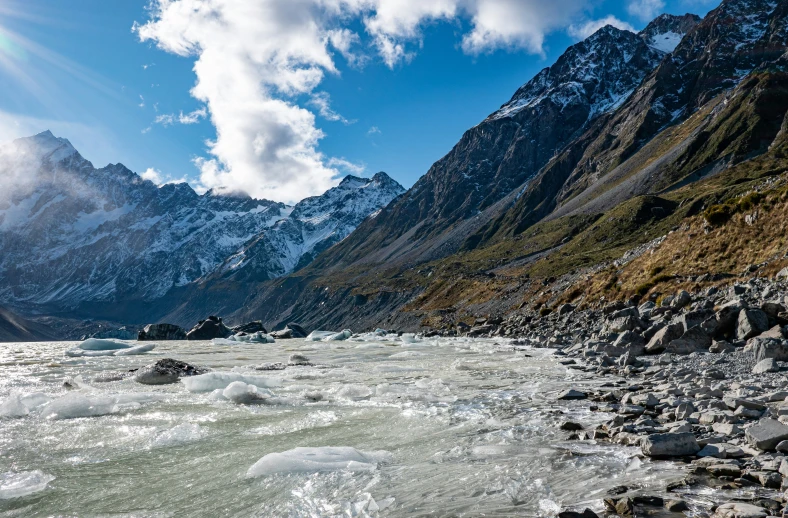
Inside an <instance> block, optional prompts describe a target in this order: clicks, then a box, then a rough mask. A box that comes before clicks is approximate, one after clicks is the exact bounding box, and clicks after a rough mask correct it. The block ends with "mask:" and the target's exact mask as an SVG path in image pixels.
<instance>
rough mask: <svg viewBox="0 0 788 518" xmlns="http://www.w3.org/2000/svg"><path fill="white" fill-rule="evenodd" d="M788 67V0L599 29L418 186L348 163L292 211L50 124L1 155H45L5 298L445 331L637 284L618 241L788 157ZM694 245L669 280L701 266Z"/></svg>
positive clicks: (60, 309)
mask: <svg viewBox="0 0 788 518" xmlns="http://www.w3.org/2000/svg"><path fill="white" fill-rule="evenodd" d="M787 65H788V4H786V3H785V2H777V1H772V0H724V1H723V2H722V3H721V4H720V6H719V7H718V8H716V9H714V10H712V11H711V12H710V13H709V14H708V15H707V16H706V17H705V18H703V19H701V18H699V17H697V16H694V15H689V14H688V15H685V16H673V15H662V16H660V17H658V18H657V19H655V20H654V21H653V22H651V23H650V24H649V25H648V26H647V27H646V28H645V29H644V30H643V31H641V32H640V33H637V34H636V33H633V32H630V31H626V30H621V29H617V28H615V27H612V26H606V27H603V28H601V29H600V30H599V31H597V32H596V33H594V34H593V35H591V36H590V37H589V38H587V39H586V40H584V41H581V42H579V43H577V44H575V45H573V46H571V47H570V48H569V49H567V51H566V52H565V53H564V54H563V55H562V56H561V57H560V58H559V59H558V60H557V61H556V63H555V64H553V65H552V66H550V67H548V68H545V69H544V70H542V71H541V72H540V73H538V74H537V75H536V76H535V77H534V78H533V79H531V80H530V81H528V82H527V83H526V84H525V85H523V86H522V87H521V88H520V89H518V91H517V92H516V93H515V94H514V96H513V97H512V98H511V99H510V100H509V101H508V102H506V103H505V104H503V105H502V107H501V108H500V109H499V110H497V111H495V112H494V113H492V114H491V115H490V116H489V117H487V118H486V119H485V120H483V121H482V122H480V123H479V124H478V125H477V126H475V127H473V128H471V129H470V130H468V131H467V132H466V133H465V134H464V135H463V137H462V138H461V139H460V141H459V142H458V144H457V145H456V146H455V147H454V148H453V149H452V150H451V151H449V153H448V154H447V155H446V156H445V157H443V158H442V159H440V160H439V161H438V162H436V163H435V164H434V165H433V166H432V167H431V168H430V170H429V171H428V172H427V173H426V174H425V175H424V176H423V177H422V178H421V179H420V180H419V181H418V182H416V184H415V185H414V186H413V187H412V188H411V189H409V190H408V191H407V192H404V190H403V189H402V188H401V187H400V186H399V185H398V184H396V182H394V181H393V180H391V179H390V178H388V177H387V176H385V175H384V174H382V173H380V174H378V175H376V176H375V177H374V178H372V179H370V180H367V179H358V178H352V177H348V178H347V179H345V180H344V181H343V182H342V183H341V184H340V185H339V186H338V187H337V188H335V189H332V190H331V191H329V192H328V193H326V194H325V195H323V196H321V197H318V198H313V199H309V200H304V201H303V202H301V203H299V204H297V205H296V206H295V207H288V206H285V205H283V204H277V203H273V202H267V201H261V200H252V199H250V198H247V197H240V196H238V197H232V196H218V195H214V194H213V193H210V192H209V193H206V194H204V195H202V196H200V195H198V194H196V193H195V192H194V191H192V190H191V188H190V187H188V186H186V185H183V184H182V185H165V186H162V187H158V186H155V185H153V184H151V183H150V182H145V181H143V180H142V179H140V178H139V177H138V176H137V175H135V174H134V173H131V172H130V171H128V170H127V169H125V168H124V167H123V166H108V167H106V168H104V169H94V168H93V166H92V165H90V163H89V162H87V161H86V160H84V159H83V158H82V157H81V156H79V154H78V153H77V152H76V151H75V150H73V148H72V147H71V146H70V144H68V142H67V141H65V140H62V139H56V138H55V137H53V136H52V135H51V134H49V133H45V134H41V135H38V136H36V137H33V138H32V139H22V140H20V141H17V142H15V143H14V144H13V146H16V148H15V149H12V150H10V151H7V152H6V151H3V152H1V153H0V156H5V155H6V154H7V155H8V156H20V155H22V156H25V157H28V159H29V158H30V157H33V159H32V162H33V166H32V167H33V168H34V169H35V168H37V169H36V171H37V175H36V176H34V177H35V178H37V180H36V181H35V182H31V183H30V185H29V186H28V187H24V186H25V185H26V184H25V183H24V182H21V183H20V185H21V186H22V187H20V189H21V191H20V190H19V189H17V192H13V193H3V194H0V249H3V250H4V252H6V253H5V254H4V256H3V258H2V259H0V281H2V284H0V286H2V288H0V290H2V291H0V303H1V304H3V305H5V306H8V307H10V308H12V309H13V310H14V311H17V312H21V313H22V314H24V315H25V316H26V317H29V316H30V315H36V314H38V315H53V314H58V315H63V316H67V317H69V318H74V317H81V316H88V315H89V316H91V317H93V318H102V319H106V320H109V321H112V322H117V323H135V324H137V323H142V322H147V321H154V320H155V321H161V320H166V321H170V322H173V323H178V324H183V325H187V324H190V323H192V322H193V321H195V320H197V319H198V318H204V317H205V316H206V315H208V314H214V313H221V314H222V315H224V316H225V317H226V318H230V319H232V320H235V321H238V322H240V321H245V320H258V319H262V320H263V321H264V322H265V323H266V324H267V325H269V326H271V327H281V326H283V325H284V324H286V323H287V322H290V321H297V322H300V323H302V324H304V325H306V326H308V327H312V328H317V327H322V328H345V327H350V328H352V329H364V328H371V327H377V326H381V327H383V326H385V327H396V328H400V329H412V330H420V329H421V330H423V329H437V330H445V329H451V328H453V327H454V326H456V325H457V324H458V323H460V322H465V321H473V320H474V319H476V318H477V317H480V316H489V315H492V314H498V315H506V314H511V313H514V312H518V311H525V310H528V309H530V310H533V309H534V308H537V309H538V308H539V307H551V306H552V305H554V304H555V303H557V302H558V301H564V302H574V303H582V300H583V299H584V297H585V296H586V293H587V292H591V291H594V290H596V292H599V293H602V292H604V296H606V297H614V298H615V297H625V296H632V295H633V294H634V292H635V291H643V290H636V289H635V287H634V286H632V287H630V288H627V286H628V284H627V282H626V281H623V280H622V279H621V278H620V275H623V273H621V272H623V270H619V269H620V268H622V267H623V266H622V265H624V264H626V260H625V259H626V258H630V260H631V257H634V256H636V255H637V254H638V253H643V252H642V250H645V249H648V247H649V246H652V247H653V246H657V245H654V243H656V242H662V241H660V240H664V237H665V236H666V235H667V234H669V233H671V232H676V231H677V229H681V228H684V226H691V223H692V222H693V221H696V219H697V218H702V217H703V214H705V213H707V212H708V211H709V210H712V209H713V208H714V207H717V206H719V205H720V204H725V203H728V202H729V201H730V200H732V199H737V197H740V196H745V195H747V194H748V193H751V192H752V191H753V190H763V189H765V188H766V187H764V185H767V186H771V187H769V188H773V187H774V185H773V184H774V181H775V178H777V177H780V178H781V176H780V175H783V174H784V173H785V171H788V159H786V156H785V154H784V152H783V149H784V144H785V137H786V134H788V122H786V113H787V112H788V74H786V66H787ZM28 148H30V149H33V148H35V149H37V150H38V151H35V152H33V151H27V152H24V153H20V152H19V149H23V150H24V149H28ZM28 161H30V160H28ZM41 164H44V165H41ZM9 167H10V169H9V170H13V171H19V170H25V168H30V167H31V166H30V165H29V164H27V163H18V162H13V161H12V162H11V165H10V166H9ZM765 182H766V183H765ZM770 182H771V183H770ZM403 192H404V193H403ZM3 196H5V199H4V198H3ZM693 218H695V219H693ZM710 235H714V234H713V232H712V230H709V231H708V232H707V233H706V234H705V236H710ZM731 235H733V233H731ZM697 239H710V238H709V237H697ZM639 250H640V252H638V251H639ZM681 257H682V254H680V253H677V254H676V259H675V260H674V261H673V263H672V265H671V267H672V268H674V269H676V272H677V273H676V274H675V276H674V277H672V278H675V279H678V278H680V277H681V275H683V274H682V273H681V271H679V270H680V269H681V268H684V269H685V270H687V271H689V270H693V271H695V270H697V269H698V265H684V264H683V263H682V261H681ZM706 266H707V267H706V270H708V271H709V272H710V271H712V270H715V268H716V269H717V270H720V271H721V270H723V269H726V268H727V269H730V268H731V266H730V264H727V263H726V265H722V264H716V265H714V264H712V265H706ZM715 271H716V270H715ZM616 272H618V273H616ZM684 273H686V272H684ZM633 275H634V274H633ZM641 277H642V275H641V276H640V277H638V278H639V279H640V278H641ZM633 278H634V277H633ZM660 279H661V277H660ZM641 280H642V279H641ZM646 280H647V281H648V282H649V283H650V284H649V290H651V291H652V292H654V291H656V290H659V289H661V287H660V283H664V282H665V280H664V279H663V280H661V281H660V282H656V280H655V279H650V280H649V278H648V277H647V278H646ZM600 286H603V287H605V289H604V290H601V291H600V288H599V287H600ZM622 286H623V288H622ZM581 287H582V288H581ZM627 290H629V291H627ZM646 291H648V290H646ZM646 294H647V293H645V292H644V293H642V294H641V295H646Z"/></svg>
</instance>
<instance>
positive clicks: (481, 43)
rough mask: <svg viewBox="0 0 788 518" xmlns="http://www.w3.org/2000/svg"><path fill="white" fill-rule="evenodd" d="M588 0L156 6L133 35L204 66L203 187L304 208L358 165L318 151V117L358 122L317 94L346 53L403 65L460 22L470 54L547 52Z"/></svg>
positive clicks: (157, 1)
mask: <svg viewBox="0 0 788 518" xmlns="http://www.w3.org/2000/svg"><path fill="white" fill-rule="evenodd" d="M587 2H588V0H551V1H550V2H543V1H542V0H430V1H425V0H151V6H150V13H151V19H150V20H149V21H148V22H147V23H144V24H142V25H138V24H135V27H134V31H135V32H136V34H137V35H138V36H139V38H140V40H141V41H148V42H153V43H155V44H156V45H157V46H158V47H159V48H160V49H162V50H164V51H166V52H170V53H173V54H176V55H179V56H184V57H192V58H194V59H195V64H194V72H195V74H196V76H197V82H196V84H195V86H194V88H193V89H192V90H191V94H192V96H193V97H194V98H196V99H197V100H199V101H200V102H202V103H204V104H205V106H206V108H207V113H206V116H208V115H209V116H210V120H211V122H212V123H213V125H214V126H215V129H216V138H215V139H213V140H211V141H209V142H207V143H206V144H207V151H208V156H205V157H200V158H198V159H196V160H195V164H196V165H197V166H198V167H199V169H200V183H201V185H202V187H203V188H206V189H208V188H212V189H216V190H218V191H225V192H229V191H244V192H247V193H249V194H251V195H252V196H256V197H265V198H269V199H275V200H282V201H295V200H298V199H301V198H303V197H304V196H309V195H316V194H320V193H322V192H324V191H325V190H326V189H328V188H330V187H332V186H334V185H336V183H337V178H338V177H339V176H340V175H341V174H342V171H343V170H347V169H348V168H347V167H346V166H345V167H344V168H343V167H340V165H339V162H337V161H336V159H335V160H332V158H331V157H327V156H325V155H324V154H323V153H321V152H320V151H319V149H318V147H319V142H320V140H321V139H322V138H323V137H324V133H323V131H322V130H320V129H319V128H318V127H317V125H316V114H317V115H319V116H320V117H322V118H324V119H326V120H329V121H332V120H334V121H340V122H346V123H347V122H350V121H347V119H345V118H344V117H343V116H341V115H339V114H338V113H336V112H335V111H334V110H332V109H331V106H330V97H328V95H327V94H325V93H324V92H316V90H317V88H318V86H319V85H320V84H321V82H322V81H323V79H324V77H325V76H326V74H332V75H338V74H339V70H338V68H337V64H336V58H337V57H338V56H342V57H344V58H345V60H346V61H347V62H348V63H349V64H350V65H351V66H356V65H360V64H363V63H364V62H365V61H366V60H367V59H369V56H366V55H365V51H364V49H365V48H368V46H367V45H365V43H369V44H371V48H373V49H374V50H375V52H376V53H377V54H378V56H379V58H380V59H381V60H382V61H383V62H384V63H385V64H386V65H387V66H389V67H392V68H393V67H396V66H398V65H401V64H402V63H404V62H407V60H408V59H410V58H411V57H412V56H413V53H414V49H418V47H419V43H420V40H421V37H422V31H423V29H424V27H425V26H427V25H428V24H432V23H438V22H456V21H458V20H459V21H462V22H467V24H468V27H470V29H469V31H468V32H467V34H465V35H464V36H463V37H462V41H461V47H462V49H463V51H464V52H466V53H469V54H480V53H484V52H489V51H492V50H494V49H497V48H507V49H515V48H517V49H524V50H526V51H528V52H532V53H537V54H539V53H542V51H543V48H542V47H543V41H544V37H545V34H546V33H548V32H550V31H553V30H557V29H563V28H565V27H566V26H567V25H568V24H569V23H570V22H571V21H572V20H573V19H575V17H576V16H577V15H578V14H579V13H581V12H582V11H583V9H584V8H585V7H586V4H587ZM359 28H361V29H362V30H361V31H359V30H358V29H359ZM367 40H368V41H367ZM304 99H306V100H305V101H304ZM159 119H160V120H159ZM159 119H157V122H159V124H165V125H166V124H174V123H175V122H176V121H177V122H183V121H182V120H180V119H181V118H180V117H176V116H174V115H169V116H160V118H159ZM197 120H199V119H197Z"/></svg>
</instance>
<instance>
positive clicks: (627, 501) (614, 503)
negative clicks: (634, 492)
mask: <svg viewBox="0 0 788 518" xmlns="http://www.w3.org/2000/svg"><path fill="white" fill-rule="evenodd" d="M605 508H606V509H607V510H608V511H609V512H611V513H615V514H616V515H618V516H620V517H621V518H634V516H635V503H634V502H633V501H632V499H631V498H605Z"/></svg>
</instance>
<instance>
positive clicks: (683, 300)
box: [670, 290, 692, 309]
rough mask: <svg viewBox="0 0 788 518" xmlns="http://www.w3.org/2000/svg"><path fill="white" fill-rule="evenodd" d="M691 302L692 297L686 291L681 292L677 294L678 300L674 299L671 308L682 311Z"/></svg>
mask: <svg viewBox="0 0 788 518" xmlns="http://www.w3.org/2000/svg"><path fill="white" fill-rule="evenodd" d="M690 302H692V295H690V294H689V293H688V292H686V291H684V290H681V291H680V292H678V294H676V298H674V299H673V301H672V302H671V304H670V307H672V308H673V309H681V308H683V307H685V306H688V305H689V304H690Z"/></svg>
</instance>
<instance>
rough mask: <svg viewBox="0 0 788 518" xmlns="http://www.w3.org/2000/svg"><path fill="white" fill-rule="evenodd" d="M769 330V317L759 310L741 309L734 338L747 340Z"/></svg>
mask: <svg viewBox="0 0 788 518" xmlns="http://www.w3.org/2000/svg"><path fill="white" fill-rule="evenodd" d="M768 330H769V317H768V316H767V315H766V313H764V312H763V311H761V310H760V309H743V310H741V311H740V312H739V320H738V323H737V325H736V337H737V338H738V339H739V340H749V339H750V338H753V337H756V336H758V335H759V334H761V333H764V332H766V331H768Z"/></svg>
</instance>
